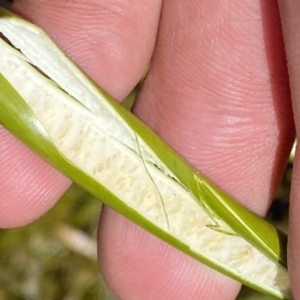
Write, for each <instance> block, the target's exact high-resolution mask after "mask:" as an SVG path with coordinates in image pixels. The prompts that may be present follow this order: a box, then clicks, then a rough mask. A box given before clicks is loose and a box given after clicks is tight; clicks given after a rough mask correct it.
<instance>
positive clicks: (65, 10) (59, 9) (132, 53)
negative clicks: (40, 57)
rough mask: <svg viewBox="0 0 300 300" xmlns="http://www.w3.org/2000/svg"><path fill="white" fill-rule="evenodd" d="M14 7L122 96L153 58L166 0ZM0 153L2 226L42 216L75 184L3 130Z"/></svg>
mask: <svg viewBox="0 0 300 300" xmlns="http://www.w3.org/2000/svg"><path fill="white" fill-rule="evenodd" d="M13 10H14V11H15V12H17V13H19V14H20V15H22V16H25V17H26V18H28V19H29V20H31V21H33V22H34V23H36V24H38V25H39V26H41V27H42V28H44V29H45V30H46V31H47V32H49V34H50V35H51V36H52V37H54V38H55V40H56V41H57V42H58V44H59V45H60V46H61V47H62V48H63V50H65V51H66V52H67V53H68V54H69V55H70V56H71V57H72V58H73V59H74V60H75V61H76V62H77V63H78V64H79V65H81V66H83V67H84V69H85V70H86V72H87V73H88V74H89V75H90V76H92V77H93V78H94V79H95V80H96V81H97V82H98V83H99V84H100V85H102V86H103V87H104V88H106V89H107V90H108V91H109V92H110V93H111V94H113V95H114V96H115V97H117V98H119V99H122V98H124V97H125V96H126V94H127V93H128V91H130V90H131V89H132V87H133V86H134V85H135V84H136V83H137V82H138V80H139V78H140V76H141V74H142V73H143V70H144V68H145V67H146V66H147V64H148V61H149V59H150V57H151V53H152V48H153V45H154V41H155V35H156V29H157V28H156V24H157V22H158V18H159V10H160V2H159V1H147V2H145V1H143V2H140V1H138V0H130V1H129V0H128V1H104V0H103V1H85V2H84V4H82V1H75V0H74V1H59V0H57V1H53V0H51V1H50V0H49V1H42V2H39V3H37V2H36V1H30V0H28V1H25V0H22V1H21V0H20V1H15V2H14V5H13ZM4 150H5V151H6V152H5V153H4ZM0 153H1V154H0V165H1V171H0V172H1V174H0V176H1V178H2V179H1V181H0V227H14V226H20V225H24V224H26V223H28V222H30V221H32V220H33V219H35V218H38V217H39V216H40V215H42V214H43V213H45V212H46V211H47V210H48V209H49V207H51V206H53V204H54V203H55V201H57V199H58V198H59V197H60V196H61V194H62V193H63V191H64V190H66V188H67V187H68V186H69V184H70V182H69V180H67V179H66V178H64V177H63V176H62V175H60V174H58V173H57V172H56V171H54V170H53V169H52V168H51V167H49V166H48V165H46V164H45V163H44V162H43V161H42V160H40V159H38V158H36V157H35V156H34V155H32V153H31V152H30V151H29V150H28V149H27V148H26V147H24V146H22V145H20V144H19V143H18V142H17V141H16V140H15V139H14V138H12V137H11V136H10V135H9V134H8V133H7V132H5V131H4V130H3V129H1V152H0ZM24 172H25V173H26V174H24ZM3 191H5V193H3Z"/></svg>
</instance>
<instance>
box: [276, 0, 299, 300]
mask: <svg viewBox="0 0 300 300" xmlns="http://www.w3.org/2000/svg"><path fill="white" fill-rule="evenodd" d="M279 4H280V5H279V7H280V13H281V19H282V28H283V34H284V41H285V47H286V56H287V64H288V70H289V75H290V88H291V96H292V102H293V108H294V120H295V126H296V133H297V138H298V140H299V137H300V88H299V84H300V79H299V78H300V77H299V76H300V57H299V47H300V37H299V34H300V19H299V10H300V3H299V2H297V1H279ZM299 159H300V153H299V147H298V148H297V151H296V155H295V162H294V171H293V178H292V188H291V199H290V222H289V247H288V253H289V270H290V274H291V285H292V290H293V296H294V299H300V286H299V279H300V257H299V248H300V232H299V227H300V220H299V212H300V202H299V198H300V186H299V182H300V161H299Z"/></svg>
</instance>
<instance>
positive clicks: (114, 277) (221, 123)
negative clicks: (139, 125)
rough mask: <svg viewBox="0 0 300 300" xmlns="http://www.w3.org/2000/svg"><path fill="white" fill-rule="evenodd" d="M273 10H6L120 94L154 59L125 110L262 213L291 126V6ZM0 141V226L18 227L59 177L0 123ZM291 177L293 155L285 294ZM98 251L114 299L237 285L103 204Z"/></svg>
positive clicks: (50, 195) (132, 2) (221, 290)
mask: <svg viewBox="0 0 300 300" xmlns="http://www.w3.org/2000/svg"><path fill="white" fill-rule="evenodd" d="M83 3H84V4H83ZM279 7H280V9H279V8H278V7H277V6H276V3H275V2H274V1H273V0H264V1H258V0H245V1H208V0H177V1H174V0H165V1H164V2H163V3H162V2H161V1H159V0H151V1H150V0H148V1H140V0H123V1H120V0H106V1H104V0H97V1H96V0H89V1H88V0H87V1H80V0H66V1H61V0H51V1H50V0H44V1H39V2H38V3H37V2H36V0H16V1H15V2H14V5H13V7H12V9H13V10H14V11H15V12H16V13H18V14H20V15H21V16H23V17H25V18H27V19H29V20H30V21H32V22H34V23H36V24H37V25H39V26H40V27H42V28H44V29H45V30H46V31H47V32H48V34H49V35H50V36H52V37H53V38H54V40H55V41H56V42H57V43H58V44H59V45H60V46H61V47H62V49H63V50H64V51H66V52H67V53H68V54H69V56H70V57H71V58H72V59H74V60H75V61H76V62H77V63H78V64H79V65H80V66H81V67H82V68H83V69H84V70H85V71H86V72H87V73H88V74H89V75H90V76H91V77H93V78H94V79H95V80H96V81H97V82H98V83H99V84H100V85H101V86H102V87H104V88H105V89H106V90H107V91H108V92H109V93H111V94H112V95H113V96H115V97H116V98H117V99H118V100H122V99H123V98H124V97H125V96H126V95H127V94H128V92H129V91H130V90H131V89H132V88H133V87H134V86H135V84H136V83H137V82H138V80H139V78H140V77H141V75H142V73H143V71H144V69H145V67H146V65H147V64H148V62H149V61H150V59H151V58H152V68H151V70H150V72H149V74H148V77H147V79H146V81H145V83H144V86H143V88H142V90H141V92H140V94H139V96H138V99H137V104H136V105H135V109H134V112H135V113H136V114H137V115H138V116H139V117H140V118H141V119H142V120H143V121H144V122H145V123H147V124H148V125H149V126H150V127H151V128H153V129H154V130H155V131H156V132H157V133H158V134H159V135H160V136H161V137H162V138H163V139H165V140H166V141H167V142H168V143H169V144H170V145H172V146H173V147H174V148H175V149H176V150H177V151H178V152H179V153H181V154H182V155H183V156H184V157H186V159H188V160H189V161H190V162H191V163H192V164H194V165H195V166H196V167H197V168H198V169H199V170H201V171H202V172H203V173H205V174H206V175H207V176H209V177H210V178H211V179H213V180H214V181H215V182H216V183H217V184H219V185H220V186H221V187H222V188H224V189H225V190H226V191H227V192H229V193H231V194H232V195H234V196H235V197H236V198H237V199H238V200H239V201H241V202H242V203H244V204H245V205H246V206H247V207H249V208H251V209H252V210H253V211H255V212H257V213H259V214H261V215H263V214H264V213H265V212H266V210H267V209H268V207H269V205H270V201H271V199H272V197H273V196H274V191H275V190H276V187H277V185H278V182H279V180H280V178H281V176H282V172H283V169H284V165H285V162H286V159H287V156H288V153H289V151H290V148H291V145H292V141H293V139H294V135H295V130H296V132H298V131H299V130H300V128H299V126H300V124H299V120H300V115H299V114H300V106H299V103H298V102H299V101H300V83H299V82H298V81H299V79H298V78H300V76H299V75H300V74H299V73H300V65H299V64H300V59H299V55H297V54H298V51H299V50H298V49H299V46H300V45H299V44H300V34H299V30H300V29H299V28H300V18H299V16H298V15H299V13H298V12H299V10H300V3H298V2H297V1H283V0H282V1H279ZM280 14H281V18H282V27H281V23H280ZM282 28H283V30H282ZM282 32H283V33H282ZM285 51H286V52H285ZM286 60H287V63H286ZM287 65H288V67H287ZM288 71H289V76H288ZM289 82H290V83H289ZM292 106H293V107H292ZM293 119H295V125H296V126H295V127H296V129H295V128H294V121H293ZM0 149H1V155H0V165H1V169H0V178H2V179H1V180H0V227H2V228H11V227H17V226H22V225H26V224H28V223H30V222H32V221H33V220H35V219H36V218H38V217H40V216H41V215H43V214H44V213H46V212H47V211H48V210H49V209H50V208H51V207H52V206H53V205H54V204H55V203H56V201H57V200H58V199H59V198H60V196H61V195H62V194H63V193H64V191H65V190H66V189H67V188H68V187H69V185H70V181H69V180H68V179H66V178H65V177H63V176H62V175H61V174H59V173H58V172H57V171H55V170H54V169H53V168H52V167H50V166H49V165H47V164H46V163H45V162H43V161H42V160H41V159H39V158H38V157H36V156H35V155H34V154H33V153H32V152H31V151H30V150H28V149H27V148H26V147H25V146H23V145H22V144H21V143H20V142H19V141H17V140H16V139H15V138H14V137H12V136H11V135H10V134H9V133H8V132H7V131H6V130H5V129H3V128H2V127H0ZM299 181H300V166H299V154H298V152H297V153H296V161H295V171H294V175H293V183H292V194H291V213H290V216H291V220H290V239H289V265H290V274H291V283H292V289H293V294H294V298H295V299H300V287H299V284H297V283H298V282H299V278H300V258H299V255H297V254H298V253H297V252H298V249H299V247H300V234H299V231H298V230H297V229H298V228H299V225H300V224H299V223H300V219H299V217H298V216H299V213H300V202H299V201H298V199H297V198H299V197H300V195H299V193H300V185H299ZM7 199H9V201H7ZM98 252H99V262H100V265H101V269H102V271H103V273H104V275H105V277H106V280H107V282H108V284H109V286H110V287H111V289H112V290H113V292H114V293H115V294H116V296H118V297H119V298H120V299H122V300H135V299H137V300H140V299H143V300H148V299H149V300H151V299H166V300H167V299H172V300H177V299H186V300H189V299H191V300H193V299H207V300H214V299H216V300H219V299H220V295H222V300H233V299H235V297H236V295H237V293H238V291H239V288H240V285H239V284H238V283H237V282H235V281H234V280H232V279H230V278H227V277H225V276H223V275H221V274H219V273H217V272H215V271H213V270H211V269H209V268H207V267H206V266H204V265H201V264H200V263H199V262H197V261H195V260H193V259H191V258H189V257H187V256H186V255H184V254H182V253H180V252H179V251H177V250H175V249H173V248H172V247H170V246H169V245H167V244H165V243H164V242H162V241H160V240H158V239H157V238H155V237H153V236H151V235H150V234H148V233H147V232H145V231H144V230H142V229H140V228H139V227H137V226H136V225H134V224H132V223H131V222H129V221H127V220H126V219H124V218H123V217H122V216H120V215H118V214H116V213H115V212H113V211H112V210H110V209H109V208H105V209H104V211H103V215H102V217H101V219H100V226H99V251H98Z"/></svg>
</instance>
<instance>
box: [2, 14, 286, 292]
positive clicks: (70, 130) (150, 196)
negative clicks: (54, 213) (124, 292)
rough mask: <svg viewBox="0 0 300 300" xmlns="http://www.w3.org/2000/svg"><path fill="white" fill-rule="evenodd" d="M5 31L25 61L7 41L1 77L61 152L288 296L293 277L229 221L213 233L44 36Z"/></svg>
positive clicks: (15, 23) (185, 237)
mask: <svg viewBox="0 0 300 300" xmlns="http://www.w3.org/2000/svg"><path fill="white" fill-rule="evenodd" d="M0 32H1V33H2V34H3V35H4V36H5V37H6V38H8V40H9V41H10V42H11V43H12V44H13V45H14V46H15V47H16V48H18V49H20V50H21V52H22V53H23V54H24V57H23V55H22V54H20V53H19V52H18V51H16V50H14V49H13V48H12V47H10V46H9V45H8V44H7V43H6V42H4V41H3V40H1V39H0V55H1V56H0V72H1V73H2V74H3V75H4V76H5V77H6V78H7V80H8V81H9V82H10V83H11V84H12V86H14V88H15V89H16V90H17V91H18V92H19V93H20V95H21V96H22V97H23V98H24V100H25V101H26V102H27V103H28V105H29V106H30V108H31V109H32V111H33V112H34V114H35V115H36V117H37V118H38V120H39V121H40V122H41V124H42V125H43V127H44V128H45V129H46V130H47V132H48V133H49V135H50V137H51V138H52V141H53V143H54V144H55V145H56V147H57V148H58V149H59V151H60V152H61V153H63V154H64V155H65V156H66V157H67V158H68V159H69V160H70V161H72V162H73V163H74V164H75V165H77V166H78V167H79V168H80V169H81V170H83V171H84V172H85V173H87V174H89V175H90V176H92V177H93V178H95V179H96V180H97V181H98V182H100V183H101V184H102V185H104V186H105V187H106V188H107V189H109V190H110V191H111V192H112V193H114V194H115V195H116V196H117V197H118V198H120V199H121V200H122V201H124V202H125V203H126V204H127V205H128V206H130V207H131V208H133V209H134V210H136V211H138V212H139V213H140V214H141V215H143V216H144V217H145V218H147V219H148V220H150V221H151V222H152V223H154V224H155V225H156V226H158V227H160V228H161V229H163V230H164V231H166V232H168V233H170V234H172V235H173V236H175V237H176V238H178V239H179V240H181V241H182V242H183V243H185V244H186V245H188V246H189V247H190V248H191V249H192V250H193V251H194V252H195V253H199V254H201V255H203V256H205V257H208V258H209V259H211V260H212V261H214V262H215V263H217V264H221V265H223V266H225V267H226V268H227V269H231V270H232V271H233V272H235V273H236V274H238V275H239V276H241V277H243V278H246V279H247V281H249V282H252V283H254V284H256V285H259V286H261V287H263V288H265V289H266V290H269V291H271V292H272V293H274V295H276V294H277V295H278V296H280V295H281V294H285V293H288V290H289V279H288V274H287V271H286V270H285V269H283V268H281V267H280V266H278V265H277V264H275V263H274V262H272V261H271V260H270V259H268V258H267V257H266V256H264V255H263V254H262V253H261V252H260V251H258V250H257V249H256V248H254V247H253V246H252V245H251V244H249V243H248V242H247V241H246V240H244V239H243V238H241V237H239V236H236V235H229V234H226V233H224V232H232V229H231V228H229V227H228V226H227V224H226V223H225V222H223V221H222V220H217V224H218V226H220V227H219V229H220V231H223V232H220V231H216V230H213V229H211V228H209V227H208V226H209V225H215V224H216V223H215V221H214V220H213V219H212V218H211V216H209V214H208V213H207V211H205V209H203V208H202V207H201V206H200V205H199V203H198V202H197V201H196V200H195V198H194V196H193V195H192V194H191V193H189V192H188V191H186V190H185V189H184V188H183V187H182V186H181V185H180V184H179V183H177V182H176V181H175V180H173V179H172V178H175V176H174V174H172V172H171V171H170V170H168V169H167V168H166V166H165V165H164V164H163V163H162V162H161V161H159V159H158V158H157V157H156V156H155V155H154V153H153V152H152V151H151V149H148V148H147V146H146V144H145V143H144V142H143V141H142V140H141V139H140V138H139V137H138V136H137V135H136V134H135V133H134V131H133V130H132V129H131V128H129V127H128V125H127V124H126V123H125V122H122V119H121V118H120V116H119V115H118V114H117V113H115V112H114V110H113V108H112V107H111V106H110V105H109V104H108V103H106V102H105V99H104V97H103V95H101V94H99V91H97V90H96V89H95V87H94V86H93V84H91V83H90V82H89V81H88V79H87V78H86V77H85V76H84V75H82V74H81V73H80V72H79V70H78V69H77V68H76V67H75V66H74V65H73V64H72V63H71V62H70V61H69V60H68V59H67V58H66V57H65V56H64V55H63V54H62V52H60V50H58V49H57V48H55V47H54V45H53V44H52V43H51V42H50V40H49V39H48V38H47V37H46V36H45V34H44V33H43V32H42V31H41V30H39V29H37V28H36V27H34V26H32V25H30V24H28V23H26V22H24V21H22V20H20V19H17V18H0ZM27 61H29V62H31V63H32V64H33V65H35V66H37V67H38V68H39V69H40V70H42V71H43V72H44V73H45V74H47V76H48V77H50V78H51V79H52V80H54V81H55V82H56V83H58V84H59V86H60V87H61V89H62V90H61V89H60V88H59V87H57V86H56V85H55V84H52V83H50V82H49V80H48V79H46V78H45V77H44V76H42V75H41V73H40V72H39V71H37V70H36V69H35V68H33V67H32V66H31V65H30V64H29V63H28V62H27ZM64 91H66V92H67V93H68V94H66V93H65V92H64ZM70 95H71V96H72V97H71V96H70ZM73 98H75V99H76V100H77V101H80V102H81V103H83V105H84V106H82V105H81V104H79V103H77V102H76V101H75V100H74V99H73ZM153 164H155V165H156V166H158V167H159V168H157V167H155V166H154V165H153Z"/></svg>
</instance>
